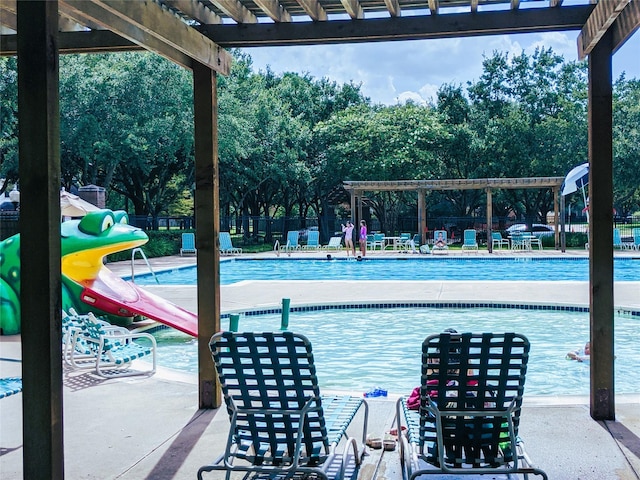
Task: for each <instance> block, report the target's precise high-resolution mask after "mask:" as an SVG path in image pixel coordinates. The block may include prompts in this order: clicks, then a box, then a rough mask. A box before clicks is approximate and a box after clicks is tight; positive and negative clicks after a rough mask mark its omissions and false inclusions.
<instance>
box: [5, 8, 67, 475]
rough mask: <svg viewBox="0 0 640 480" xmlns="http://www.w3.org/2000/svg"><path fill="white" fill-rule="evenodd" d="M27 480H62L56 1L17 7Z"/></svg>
mask: <svg viewBox="0 0 640 480" xmlns="http://www.w3.org/2000/svg"><path fill="white" fill-rule="evenodd" d="M17 14H18V20H17V21H18V38H17V41H18V123H19V128H20V135H19V151H20V153H19V161H20V167H19V175H20V251H21V255H20V262H21V264H20V277H21V286H22V288H21V292H20V306H21V329H22V382H23V394H22V411H23V412H24V415H22V431H23V448H24V451H23V457H22V458H23V472H22V474H23V477H24V478H46V479H53V480H57V479H62V478H64V438H63V437H64V435H63V434H64V428H63V406H62V319H61V316H62V304H61V296H62V286H61V285H62V281H61V274H60V269H61V261H60V252H61V250H60V111H59V94H58V91H59V89H58V83H59V72H58V68H59V66H58V2H57V1H32V2H31V1H30V2H27V1H19V2H17Z"/></svg>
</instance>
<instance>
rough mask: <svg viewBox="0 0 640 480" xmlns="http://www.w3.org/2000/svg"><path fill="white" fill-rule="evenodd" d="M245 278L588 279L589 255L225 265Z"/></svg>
mask: <svg viewBox="0 0 640 480" xmlns="http://www.w3.org/2000/svg"><path fill="white" fill-rule="evenodd" d="M614 275H615V280H616V281H640V259H632V258H617V259H616V260H615V263H614ZM157 277H158V281H159V283H160V284H162V285H195V283H196V268H195V267H188V268H180V269H175V270H170V271H166V272H159V273H158V274H157ZM243 280H411V281H415V280H474V281H479V280H541V281H548V280H576V281H585V282H586V281H588V280H589V261H588V259H586V258H572V259H566V258H563V259H558V258H535V257H534V258H532V257H523V258H494V259H487V258H446V259H443V258H433V257H431V256H428V255H425V256H421V257H420V258H416V257H408V258H407V259H405V260H401V259H367V260H363V261H360V262H359V261H356V260H354V259H353V258H351V259H350V260H347V259H346V258H339V259H334V260H330V261H328V260H317V259H316V260H311V259H308V260H299V259H290V258H280V259H272V260H241V259H234V260H231V261H224V262H221V263H220V282H221V283H222V284H223V285H227V284H231V283H235V282H240V281H243ZM135 282H136V283H137V284H140V285H149V284H155V283H156V281H155V279H154V278H153V277H152V276H150V275H140V276H138V275H137V276H136V277H135Z"/></svg>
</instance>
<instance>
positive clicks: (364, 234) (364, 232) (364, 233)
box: [358, 220, 367, 257]
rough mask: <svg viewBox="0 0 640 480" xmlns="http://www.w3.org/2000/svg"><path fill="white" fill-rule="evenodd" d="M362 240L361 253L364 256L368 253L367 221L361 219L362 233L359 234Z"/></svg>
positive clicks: (359, 238)
mask: <svg viewBox="0 0 640 480" xmlns="http://www.w3.org/2000/svg"><path fill="white" fill-rule="evenodd" d="M358 240H359V241H360V253H361V254H362V256H363V257H364V256H365V254H366V253H367V222H365V221H364V220H360V235H359V236H358Z"/></svg>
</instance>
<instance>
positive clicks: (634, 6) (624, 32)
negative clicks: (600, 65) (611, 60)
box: [611, 0, 640, 54]
mask: <svg viewBox="0 0 640 480" xmlns="http://www.w3.org/2000/svg"><path fill="white" fill-rule="evenodd" d="M639 27H640V2H639V1H638V0H635V1H634V2H631V3H630V4H629V5H627V8H625V9H624V10H623V11H622V13H621V14H620V15H618V18H616V21H615V22H613V25H612V26H611V28H612V35H613V38H612V39H611V41H612V42H613V53H614V54H615V53H616V52H617V51H618V49H619V48H620V47H621V46H622V45H624V43H625V42H626V41H627V40H628V39H629V37H631V35H633V33H634V32H635V31H636V30H637V29H638V28H639Z"/></svg>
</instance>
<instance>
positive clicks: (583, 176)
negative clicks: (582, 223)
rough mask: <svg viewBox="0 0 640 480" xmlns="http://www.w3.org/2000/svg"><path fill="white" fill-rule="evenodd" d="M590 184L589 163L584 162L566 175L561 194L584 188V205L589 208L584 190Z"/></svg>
mask: <svg viewBox="0 0 640 480" xmlns="http://www.w3.org/2000/svg"><path fill="white" fill-rule="evenodd" d="M588 184H589V163H583V164H582V165H578V166H577V167H574V168H572V169H571V171H570V172H569V173H567V176H566V177H564V182H562V187H561V188H560V194H561V195H562V196H565V195H569V194H570V193H573V192H576V191H578V190H582V199H583V200H584V206H585V208H587V195H586V194H585V192H584V190H585V187H586V186H587V185H588ZM587 221H589V212H588V211H587Z"/></svg>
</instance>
